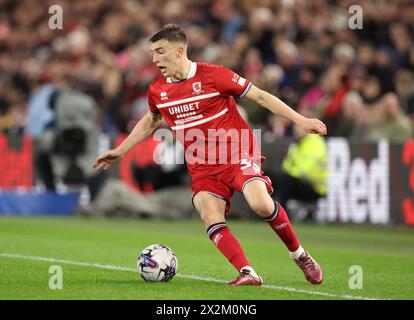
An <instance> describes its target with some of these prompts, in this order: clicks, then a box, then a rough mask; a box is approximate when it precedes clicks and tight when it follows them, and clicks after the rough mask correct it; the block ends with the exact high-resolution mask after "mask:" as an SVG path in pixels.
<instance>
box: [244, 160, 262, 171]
mask: <svg viewBox="0 0 414 320" xmlns="http://www.w3.org/2000/svg"><path fill="white" fill-rule="evenodd" d="M240 165H241V168H240V170H246V169H248V168H251V167H253V170H254V171H255V172H260V167H259V166H258V165H257V164H256V163H254V162H253V161H251V160H248V159H241V160H240Z"/></svg>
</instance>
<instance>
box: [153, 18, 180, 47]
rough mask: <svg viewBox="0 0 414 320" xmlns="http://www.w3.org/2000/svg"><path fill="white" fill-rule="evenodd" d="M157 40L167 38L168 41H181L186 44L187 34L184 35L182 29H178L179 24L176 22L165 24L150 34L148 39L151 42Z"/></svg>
mask: <svg viewBox="0 0 414 320" xmlns="http://www.w3.org/2000/svg"><path fill="white" fill-rule="evenodd" d="M159 40H167V41H170V42H182V43H185V44H187V42H188V40H187V36H186V35H185V33H184V31H183V30H181V29H180V26H179V25H177V24H173V23H170V24H166V25H165V26H163V27H162V29H161V30H160V31H158V32H157V33H156V34H154V35H153V36H151V38H150V39H149V41H151V42H152V43H154V42H157V41H159Z"/></svg>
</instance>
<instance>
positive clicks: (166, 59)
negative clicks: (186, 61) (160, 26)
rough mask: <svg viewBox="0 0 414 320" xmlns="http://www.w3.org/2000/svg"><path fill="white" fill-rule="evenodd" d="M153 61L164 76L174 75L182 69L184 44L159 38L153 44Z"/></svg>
mask: <svg viewBox="0 0 414 320" xmlns="http://www.w3.org/2000/svg"><path fill="white" fill-rule="evenodd" d="M151 52H152V61H153V62H154V64H155V65H156V66H157V67H158V68H159V69H160V72H161V74H162V75H163V76H164V77H172V76H174V74H175V73H176V72H177V70H179V69H180V63H181V59H180V58H181V55H182V45H180V44H179V43H173V42H169V41H167V40H159V41H157V42H154V43H153V44H152V45H151Z"/></svg>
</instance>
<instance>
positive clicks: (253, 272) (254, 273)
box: [240, 266, 261, 279]
mask: <svg viewBox="0 0 414 320" xmlns="http://www.w3.org/2000/svg"><path fill="white" fill-rule="evenodd" d="M243 269H247V270H249V271H250V274H251V275H252V276H253V277H255V278H258V279H261V277H260V276H259V275H258V274H257V273H256V271H254V269H253V268H252V267H251V266H244V267H242V268H241V269H240V272H242V270H243Z"/></svg>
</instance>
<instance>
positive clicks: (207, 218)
mask: <svg viewBox="0 0 414 320" xmlns="http://www.w3.org/2000/svg"><path fill="white" fill-rule="evenodd" d="M200 217H201V220H202V221H203V223H204V225H205V226H207V227H208V226H211V225H212V224H214V223H218V222H224V219H225V218H224V214H220V213H219V212H216V211H214V210H210V209H205V210H201V211H200Z"/></svg>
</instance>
